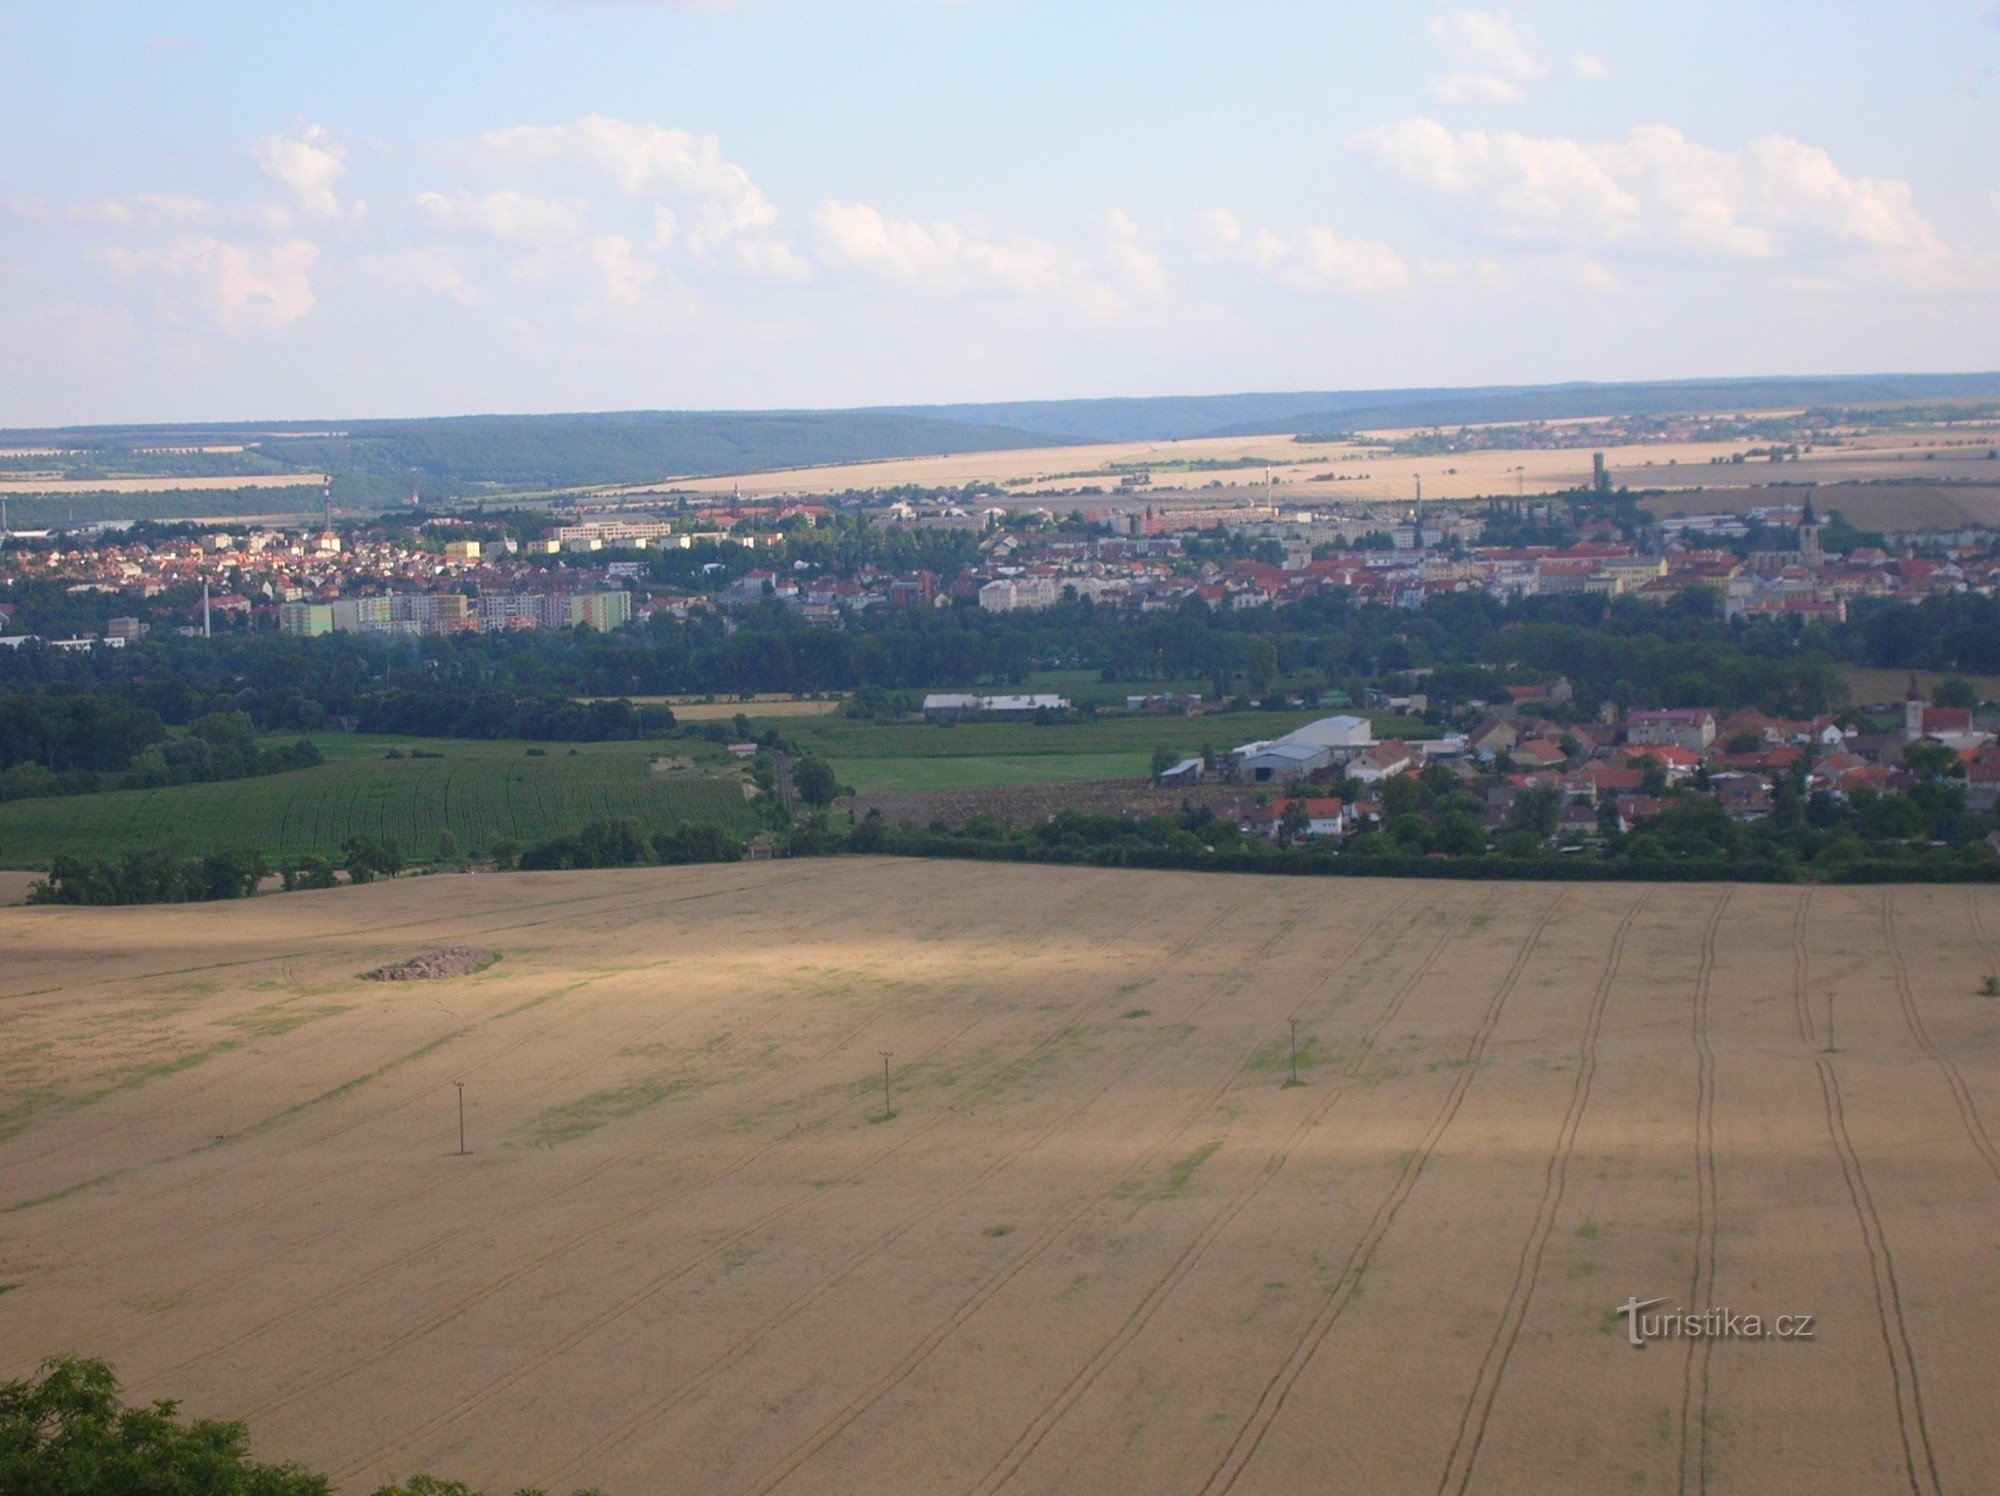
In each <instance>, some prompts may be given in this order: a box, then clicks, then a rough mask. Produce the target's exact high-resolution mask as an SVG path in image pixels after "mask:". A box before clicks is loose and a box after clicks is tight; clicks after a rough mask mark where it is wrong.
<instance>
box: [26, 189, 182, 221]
mask: <svg viewBox="0 0 2000 1496" xmlns="http://www.w3.org/2000/svg"><path fill="white" fill-rule="evenodd" d="M7 206H8V208H9V210H10V211H12V212H15V213H18V214H20V215H21V216H22V217H23V218H41V219H58V220H61V221H63V222H67V223H104V224H117V225H135V224H164V223H188V222H191V221H192V220H194V219H198V218H201V217H204V216H205V215H206V214H207V213H208V212H209V211H210V209H209V205H208V204H207V203H205V202H203V201H202V200H201V199H200V198H194V197H163V196H160V195H158V194H155V193H148V192H140V193H134V194H133V195H131V196H130V197H120V198H112V199H110V200H109V201H106V202H96V203H60V202H49V201H47V200H46V199H44V198H38V197H28V198H16V199H15V200H14V201H12V202H10V203H9V204H8V205H7Z"/></svg>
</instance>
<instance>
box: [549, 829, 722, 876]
mask: <svg viewBox="0 0 2000 1496" xmlns="http://www.w3.org/2000/svg"><path fill="white" fill-rule="evenodd" d="M744 851H745V848H744V845H743V843H742V842H741V841H739V840H737V838H736V837H734V836H732V835H731V834H730V833H729V832H727V831H725V830H724V829H723V828H722V827H720V826H713V825H709V824H707V823H706V822H691V823H688V824H686V825H681V826H673V827H670V828H668V829H667V830H665V831H661V832H658V833H656V834H655V835H653V836H651V837H647V836H644V835H642V834H641V833H640V832H639V830H638V828H637V827H635V826H634V825H633V824H632V823H631V822H630V821H625V820H615V821H592V822H591V823H590V824H589V825H587V826H585V827H583V828H582V829H581V830H580V831H577V832H575V833H574V834H572V835H569V836H555V837H550V838H549V839H548V840H547V841H541V842H537V843H535V845H533V846H532V847H529V848H527V849H526V850H525V851H523V852H522V853H521V855H520V858H519V860H518V862H517V863H516V866H518V867H519V868H520V869H521V871H523V872H569V871H573V870H576V869H580V868H612V867H639V866H642V865H644V864H646V863H659V864H661V865H663V866H672V865H677V864H681V863H691V862H740V861H742V859H743V856H744Z"/></svg>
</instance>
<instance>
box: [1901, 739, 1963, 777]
mask: <svg viewBox="0 0 2000 1496" xmlns="http://www.w3.org/2000/svg"><path fill="white" fill-rule="evenodd" d="M1903 764H1904V766H1905V767H1906V768H1908V769H1909V770H1910V771H1911V772H1912V773H1914V774H1921V775H1923V776H1924V777H1925V778H1926V779H1937V778H1940V777H1942V776H1944V775H1946V774H1963V773H1964V772H1965V765H1964V764H1962V763H1960V762H1959V758H1958V750H1957V749H1955V748H1953V747H1951V746H1950V745H1949V744H1945V743H1921V742H1919V743H1909V744H1906V745H1905V746H1904V748H1903Z"/></svg>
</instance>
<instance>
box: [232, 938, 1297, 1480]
mask: <svg viewBox="0 0 2000 1496" xmlns="http://www.w3.org/2000/svg"><path fill="white" fill-rule="evenodd" d="M1224 917H1225V916H1218V917H1217V918H1216V919H1215V920H1214V921H1212V922H1211V923H1210V924H1209V925H1208V926H1206V927H1204V928H1202V929H1197V930H1194V931H1192V932H1190V933H1189V934H1188V936H1187V937H1186V938H1185V939H1184V940H1183V941H1182V942H1181V943H1180V944H1179V946H1177V947H1176V948H1175V949H1176V951H1178V952H1181V953H1185V951H1187V950H1188V949H1191V948H1192V947H1193V946H1194V945H1195V944H1196V943H1197V942H1199V941H1200V940H1202V939H1203V938H1204V936H1205V934H1206V933H1208V931H1211V930H1213V929H1215V928H1217V927H1219V926H1220V925H1221V924H1222V922H1223V919H1224ZM1302 918H1303V915H1300V916H1298V917H1297V918H1295V919H1294V920H1293V921H1291V924H1296V923H1298V920H1299V919H1302ZM1287 928H1289V926H1288V927H1287ZM1273 938H1274V939H1275V936H1274V937H1273ZM1172 959H1173V958H1172V956H1171V955H1170V956H1169V958H1168V959H1167V960H1166V961H1163V962H1162V963H1161V968H1162V969H1164V968H1165V967H1166V966H1167V965H1170V964H1171V961H1172ZM1106 1000H1107V994H1103V993H1095V994H1092V995H1091V996H1090V997H1088V998H1086V999H1085V1000H1084V1001H1083V1002H1081V1003H1079V1004H1076V1005H1074V1006H1073V1007H1072V1008H1070V1009H1069V1011H1068V1012H1067V1013H1065V1015H1064V1016H1063V1018H1062V1020H1061V1021H1060V1022H1059V1023H1057V1024H1056V1025H1054V1026H1053V1027H1052V1028H1050V1029H1049V1031H1048V1032H1047V1033H1045V1034H1044V1035H1043V1036H1042V1037H1041V1038H1040V1039H1038V1040H1036V1041H1035V1042H1034V1043H1032V1044H1031V1045H1029V1046H1028V1047H1027V1049H1026V1050H1025V1051H1024V1052H1023V1053H1022V1054H1021V1055H1019V1056H1017V1057H1016V1059H1015V1060H1014V1061H1011V1062H1009V1063H1010V1064H1015V1063H1020V1062H1022V1061H1026V1060H1032V1059H1033V1058H1035V1057H1036V1056H1038V1055H1039V1054H1041V1053H1043V1052H1044V1051H1046V1050H1048V1049H1049V1048H1050V1047H1052V1046H1053V1045H1055V1044H1056V1043H1058V1042H1059V1041H1060V1040H1061V1038H1062V1036H1063V1035H1064V1034H1066V1033H1068V1032H1069V1031H1070V1030H1071V1028H1073V1027H1074V1025H1075V1024H1076V1023H1078V1022H1079V1021H1081V1020H1082V1019H1083V1018H1084V1017H1085V1016H1086V1015H1087V1014H1088V1013H1089V1011H1090V1010H1091V1009H1092V1008H1095V1007H1097V1006H1098V1005H1100V1004H1101V1003H1103V1002H1105V1001H1106ZM989 1016H990V1015H988V1014H984V1013H979V1014H975V1015H973V1017H972V1018H970V1019H969V1020H967V1022H965V1023H964V1024H962V1025H960V1026H959V1027H958V1028H956V1029H954V1030H953V1031H952V1032H950V1033H948V1034H947V1035H945V1036H944V1038H942V1039H940V1040H939V1041H937V1042H936V1043H934V1044H932V1045H931V1046H930V1047H929V1048H927V1049H925V1050H923V1051H921V1052H919V1053H917V1054H916V1055H914V1056H913V1057H912V1058H911V1060H910V1061H909V1062H907V1063H921V1062H922V1061H923V1060H925V1059H928V1058H929V1057H930V1056H932V1055H934V1054H936V1053H938V1052H940V1051H941V1050H943V1049H945V1048H947V1047H949V1046H950V1045H951V1044H952V1043H954V1042H956V1040H957V1039H958V1038H959V1037H961V1036H962V1035H963V1034H965V1033H967V1032H969V1031H970V1030H971V1029H972V1028H974V1027H976V1026H977V1025H979V1024H980V1023H983V1022H985V1021H986V1019H987V1018H988V1017H989ZM1002 1068H1003V1069H1004V1068H1005V1067H1002ZM954 1119H955V1113H953V1112H952V1111H950V1110H941V1111H939V1112H937V1113H934V1114H933V1115H932V1116H930V1117H929V1118H927V1119H926V1120H925V1121H923V1122H922V1123H919V1124H918V1125H916V1126H914V1127H912V1128H910V1129H909V1130H907V1131H905V1132H904V1133H903V1134H902V1136H901V1137H900V1138H898V1139H897V1140H896V1141H894V1142H892V1143H890V1144H888V1145H887V1146H886V1147H882V1148H878V1149H875V1150H874V1151H873V1152H871V1153H869V1154H868V1155H867V1156H865V1157H863V1158H862V1159H860V1160H858V1161H857V1162H855V1163H854V1164H852V1165H850V1166H849V1167H848V1168H847V1169H846V1170H845V1171H843V1172H842V1173H841V1174H839V1175H837V1176H835V1181H836V1182H838V1183H846V1182H848V1181H851V1180H853V1179H857V1178H859V1177H861V1176H862V1175H864V1174H866V1173H868V1172H869V1171H871V1170H872V1169H874V1168H875V1167H876V1166H877V1165H879V1164H881V1163H883V1162H884V1161H886V1160H887V1159H889V1158H891V1157H893V1156H894V1155H895V1154H897V1153H899V1152H901V1151H902V1150H903V1149H905V1148H907V1147H909V1146H911V1145H912V1144H914V1143H916V1142H917V1141H919V1140H920V1139H921V1138H923V1137H925V1136H927V1135H928V1134H929V1133H930V1132H932V1131H933V1130H935V1129H936V1128H938V1127H940V1126H943V1125H944V1124H945V1123H946V1122H947V1121H950V1120H954ZM783 1141H785V1139H784V1138H782V1137H781V1138H776V1139H773V1140H771V1141H770V1142H768V1143H766V1144H764V1145H762V1146H761V1147H760V1148H758V1149H755V1150H753V1151H752V1153H751V1154H750V1155H746V1157H745V1158H744V1159H742V1160H740V1161H738V1162H737V1163H734V1164H732V1165H731V1166H729V1167H728V1168H726V1169H725V1170H722V1171H719V1172H718V1173H717V1174H716V1175H714V1176H711V1178H710V1179H708V1180H706V1181H704V1184H707V1183H713V1182H715V1181H716V1180H719V1179H721V1178H724V1177H727V1176H728V1175H730V1174H733V1173H736V1172H738V1171H739V1170H740V1169H741V1168H743V1167H747V1165H748V1164H749V1163H751V1162H754V1161H755V1160H756V1159H757V1158H760V1157H762V1156H763V1155H764V1154H766V1153H768V1152H769V1151H771V1150H772V1149H773V1148H776V1147H777V1146H779V1144H780V1143H782V1142H783ZM816 1195H817V1192H816V1191H815V1192H808V1193H807V1194H803V1195H800V1196H797V1197H795V1198H793V1199H791V1200H788V1201H785V1202H783V1203H781V1204H778V1205H775V1206H773V1207H771V1208H770V1209H768V1210H766V1211H764V1212H763V1213H761V1214H760V1215H758V1216H756V1217H754V1218H753V1219H752V1220H750V1221H748V1222H746V1223H744V1224H743V1225H741V1226H738V1227H737V1228H735V1229H733V1230H731V1231H729V1232H728V1233H726V1234H725V1235H723V1236H722V1237H721V1238H719V1239H718V1240H716V1241H714V1242H711V1243H710V1244H709V1245H708V1246H706V1247H703V1248H701V1249H699V1250H698V1251H696V1252H695V1253H693V1254H692V1255H690V1256H689V1257H686V1258H683V1259H681V1260H680V1261H678V1262H676V1263H674V1264H671V1265H669V1266H667V1267H665V1268H663V1269H662V1270H661V1271H660V1272H658V1273H656V1274H654V1275H653V1276H652V1277H650V1278H649V1279H647V1281H646V1282H645V1283H643V1284H642V1285H640V1286H639V1288H637V1289H636V1290H634V1291H633V1292H631V1293H629V1294H627V1295H626V1296H624V1297H623V1298H621V1299H620V1300H619V1301H618V1302H617V1303H616V1304H614V1305H613V1306H612V1307H611V1308H609V1309H607V1310H605V1311H602V1312H600V1313H598V1314H595V1315H593V1316H592V1317H591V1318H590V1319H589V1320H588V1321H586V1322H585V1323H584V1324H583V1325H581V1326H578V1327H577V1328H575V1329H573V1330H571V1331H570V1332H569V1333H568V1334H566V1335H564V1336H563V1337H562V1338H561V1339H560V1340H558V1341H557V1342H555V1343H554V1344H552V1345H550V1346H547V1347H545V1348H543V1349H542V1350H540V1351H537V1352H536V1353H534V1354H533V1355H532V1356H530V1357H529V1358H528V1359H527V1360H526V1361H525V1362H521V1363H518V1364H517V1365H515V1366H514V1367H512V1368H510V1369H509V1370H507V1371H505V1372H502V1373H500V1374H499V1375H498V1376H496V1377H494V1378H491V1379H490V1380H488V1381H487V1382H485V1383H483V1384H482V1385H481V1386H480V1387H478V1388H476V1389H474V1390H473V1391H472V1392H471V1393H469V1394H467V1395H466V1396H464V1397H462V1398H459V1399H457V1400H456V1401H455V1402H454V1403H453V1404H452V1405H451V1406H450V1407H448V1408H446V1409H443V1410H441V1411H440V1412H439V1413H437V1414H434V1415H432V1416H431V1417H430V1418H428V1419H425V1420H424V1421H423V1422H421V1423H420V1424H418V1425H416V1426H414V1427H412V1428H410V1429H406V1430H404V1431H402V1432H401V1433H399V1434H398V1435H396V1436H395V1437H394V1438H393V1439H391V1440H389V1441H387V1442H385V1443H383V1444H380V1445H378V1446H376V1447H375V1448H373V1449H370V1450H368V1451H366V1452H364V1453H362V1454H360V1455H357V1456H355V1457H354V1458H353V1459H351V1460H350V1461H349V1462H348V1463H347V1464H346V1465H345V1466H343V1467H342V1468H341V1469H340V1470H338V1471H336V1472H335V1476H336V1478H341V1477H345V1476H348V1475H351V1474H352V1473H353V1472H354V1471H355V1470H358V1469H360V1468H362V1467H363V1466H365V1465H367V1464H369V1463H371V1462H373V1461H375V1460H377V1459H380V1458H383V1457H385V1456H387V1455H390V1454H393V1453H396V1452H397V1451H398V1450H400V1449H402V1448H404V1447H406V1446H407V1445H408V1444H409V1443H410V1442H412V1441H413V1440H415V1439H418V1438H421V1437H423V1435H424V1434H426V1433H428V1432H430V1431H432V1430H434V1429H436V1428H440V1427H443V1426H445V1425H447V1424H449V1423H451V1422H453V1421H455V1420H456V1419H457V1418H459V1417H462V1416H463V1415H464V1414H465V1413H467V1412H470V1411H472V1410H473V1409H474V1408H476V1407H478V1406H480V1405H482V1404H484V1403H485V1402H487V1401H489V1400H490V1399H491V1398H492V1397H494V1396H496V1395H498V1393H500V1392H502V1391H504V1390H505V1389H506V1388H507V1387H509V1386H512V1385H514V1384H515V1383H516V1382H518V1381H519V1380H521V1378H523V1377H524V1376H526V1375H528V1374H529V1373H530V1372H532V1371H534V1370H536V1369H537V1368H539V1367H540V1366H542V1365H545V1364H547V1363H548V1362H550V1361H552V1360H554V1359H555V1358H556V1357H557V1356H560V1355H562V1354H564V1353H565V1352H567V1351H568V1350H570V1349H572V1348H574V1347H575V1346H576V1345H579V1344H581V1343H582V1342H583V1341H584V1340H586V1339H588V1338H589V1337H590V1336H591V1335H593V1334H595V1333H597V1332H598V1331H599V1330H601V1329H603V1328H604V1327H605V1326H606V1325H608V1324H610V1323H612V1322H613V1321H614V1320H616V1319H618V1318H619V1317H621V1316H623V1315H625V1314H628V1313H630V1312H631V1311H632V1310H633V1309H635V1308H637V1307H638V1306H639V1305H640V1304H643V1303H644V1302H646V1301H647V1300H648V1299H650V1298H652V1297H653V1296H654V1295H655V1294H657V1293H659V1292H660V1291H661V1290H663V1289H665V1288H666V1287H668V1286H670V1285H671V1284H672V1283H674V1282H675V1281H677V1280H679V1279H680V1278H683V1277H685V1276H686V1275H687V1274H688V1273H690V1272H693V1271H695V1270H696V1269H697V1268H699V1267H701V1266H703V1265H704V1264H706V1263H707V1262H710V1261H712V1260H714V1259H715V1258H716V1257H718V1256H720V1255H721V1254H722V1253H724V1252H726V1251H727V1250H728V1249H729V1248H731V1247H733V1246H735V1245H736V1244H737V1243H739V1242H741V1241H743V1240H745V1239H747V1238H748V1237H750V1236H753V1235H755V1234H756V1233H758V1232H760V1231H762V1230H764V1229H766V1228H767V1227H769V1226H770V1225H772V1224H773V1223H775V1222H777V1221H779V1220H781V1219H782V1218H784V1217H785V1216H787V1215H789V1214H791V1213H792V1212H793V1211H795V1210H797V1209H798V1208H800V1207H801V1206H802V1205H805V1204H806V1203H808V1202H809V1201H810V1200H812V1199H814V1198H816ZM666 1203H668V1202H667V1201H665V1200H663V1199H660V1198H658V1197H655V1198H654V1199H652V1200H649V1201H648V1202H646V1204H645V1205H643V1206H641V1207H640V1208H638V1209H637V1210H634V1211H632V1212H629V1213H627V1214H626V1215H625V1216H622V1217H620V1218H618V1219H616V1220H613V1221H610V1222H606V1223H601V1224H600V1225H598V1226H595V1227H592V1228H591V1229H590V1230H588V1231H586V1232H584V1233H582V1234H580V1235H578V1236H575V1237H572V1238H570V1239H569V1240H567V1241H565V1242H564V1243H562V1244H561V1245H559V1246H557V1247H554V1248H552V1249H550V1250H549V1251H547V1252H544V1253H541V1254H539V1255H537V1256H536V1257H534V1258H532V1259H530V1260H529V1261H527V1262H524V1263H521V1264H518V1265H517V1266H516V1267H515V1268H513V1269H511V1270H510V1271H509V1272H507V1273H506V1274H504V1275H502V1276H501V1277H500V1278H498V1279H496V1280H494V1281H492V1282H490V1283H487V1284H484V1285H482V1286H481V1287H480V1288H478V1289H476V1290H474V1291H473V1292H471V1293H469V1294H466V1295H463V1296H461V1297H460V1298H459V1299H457V1300H455V1301H454V1302H453V1303H452V1304H450V1305H447V1306H445V1307H444V1308H442V1309H440V1310H438V1311H437V1312H435V1313H433V1314H432V1315H431V1316H429V1317H428V1318H427V1319H425V1320H424V1321H423V1322H421V1323H420V1324H418V1325H416V1326H413V1327H411V1328H410V1329H408V1330H406V1331H404V1332H403V1333H401V1334H399V1335H398V1336H396V1337H394V1338H393V1339H392V1340H391V1341H390V1342H388V1343H387V1344H386V1345H385V1346H383V1347H381V1348H379V1349H378V1350H376V1351H375V1352H373V1353H371V1354H370V1355H369V1356H368V1357H366V1358H365V1359H363V1360H362V1361H360V1362H357V1363H352V1364H349V1365H346V1366H343V1367H340V1368H338V1369H336V1370H334V1371H331V1372H328V1373H325V1374H322V1375H321V1376H319V1377H316V1378H312V1379H309V1380H308V1381H307V1382H306V1383H305V1384H303V1385H301V1386H298V1387H295V1388H292V1389H290V1390H288V1391H287V1392H286V1393H284V1394H283V1395H282V1396H280V1397H278V1398H275V1399H272V1400H271V1401H269V1402H267V1403H265V1404H264V1405H263V1406H262V1407H261V1408H258V1409H253V1410H251V1413H250V1415H249V1416H256V1415H257V1414H259V1413H262V1412H264V1411H268V1410H269V1409H271V1408H274V1407H279V1406H282V1405H284V1404H286V1403H290V1402H293V1401H296V1400H297V1399H298V1398H299V1397H301V1396H304V1395H306V1394H307V1393H309V1392H312V1391H316V1390H318V1389H320V1388H322V1387H325V1386H331V1385H333V1384H335V1383H337V1382H341V1381H345V1380H347V1379H348V1378H350V1377H352V1376H354V1375H357V1374H359V1373H360V1372H363V1371H365V1370H367V1369H368V1368H369V1367H370V1366H373V1365H375V1364H378V1363H379V1362H381V1361H382V1360H384V1359H386V1358H387V1357H388V1356H390V1355H393V1354H394V1353H395V1352H396V1351H398V1350H400V1349H401V1348H402V1347H403V1346H405V1345H408V1344H410V1343H412V1342H413V1341H415V1340H417V1339H419V1338H421V1337H422V1336H423V1335H426V1334H428V1333H430V1332H431V1331H432V1330H434V1329H436V1328H437V1327H439V1326H441V1325H443V1324H445V1323H447V1322H448V1321H450V1320H452V1319H455V1318H457V1317H458V1316H459V1315H461V1314H463V1313H465V1312H466V1311H467V1310H469V1309H471V1308H473V1307H475V1306H476V1305H477V1304H479V1303H481V1302H484V1301H485V1300H486V1299H489V1298H491V1297H492V1296H493V1295H494V1294H496V1293H498V1292H500V1291H501V1290H502V1289H504V1288H507V1287H509V1286H510V1285H511V1284H513V1283H514V1282H516V1281H518V1280H519V1279H521V1278H523V1277H525V1276H526V1275H527V1274H528V1273H530V1272H532V1271H534V1270H535V1269H536V1268H538V1267H541V1266H544V1265H545V1264H547V1263H549V1262H553V1261H555V1260H556V1259H558V1258H560V1257H562V1256H564V1255H567V1254H568V1253H569V1252H571V1251H573V1250H574V1249H576V1248H577V1247H580V1246H582V1245H585V1244H586V1243H588V1242H589V1241H592V1240H595V1239H596V1238H598V1237H600V1236H602V1235H604V1234H605V1233H606V1232H609V1231H612V1230H616V1229H618V1228H619V1227H621V1226H625V1225H629V1224H631V1223H632V1222H634V1221H637V1220H640V1219H643V1218H644V1217H645V1216H647V1215H650V1214H652V1213H654V1212H655V1211H657V1210H658V1209H660V1208H661V1207H662V1206H663V1205H665V1204H666Z"/></svg>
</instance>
